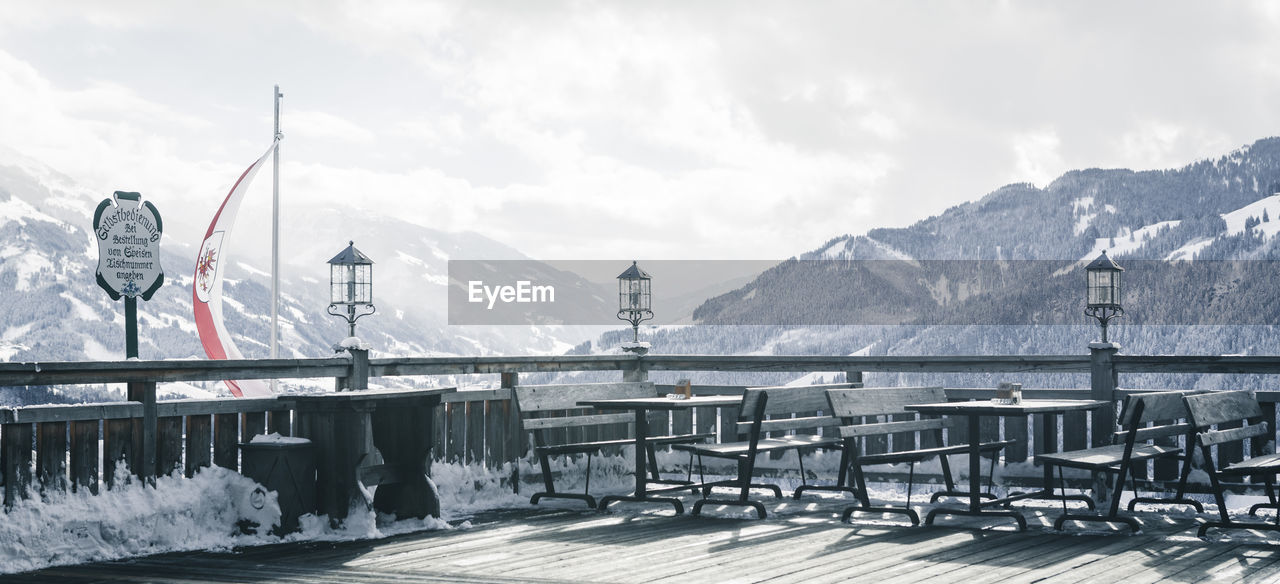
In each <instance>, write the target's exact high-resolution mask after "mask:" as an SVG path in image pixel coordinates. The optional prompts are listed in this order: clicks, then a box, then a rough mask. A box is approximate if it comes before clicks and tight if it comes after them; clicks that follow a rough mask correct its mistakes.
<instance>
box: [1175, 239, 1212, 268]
mask: <svg viewBox="0 0 1280 584" xmlns="http://www.w3.org/2000/svg"><path fill="white" fill-rule="evenodd" d="M1211 243H1213V238H1212V237H1201V238H1198V239H1193V240H1191V242H1190V243H1188V244H1186V245H1184V246H1182V247H1180V248H1178V249H1175V250H1173V251H1171V252H1169V255H1167V256H1165V257H1164V260H1165V261H1166V262H1176V261H1181V260H1187V261H1190V260H1193V259H1195V257H1196V254H1198V253H1200V250H1203V249H1204V248H1206V247H1209V244H1211Z"/></svg>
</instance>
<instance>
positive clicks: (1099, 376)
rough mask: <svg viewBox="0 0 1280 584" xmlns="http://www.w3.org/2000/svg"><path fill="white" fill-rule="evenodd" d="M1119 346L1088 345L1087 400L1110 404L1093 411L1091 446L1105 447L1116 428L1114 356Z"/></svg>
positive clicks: (1116, 378)
mask: <svg viewBox="0 0 1280 584" xmlns="http://www.w3.org/2000/svg"><path fill="white" fill-rule="evenodd" d="M1119 351H1120V345H1117V344H1115V343H1089V377H1090V385H1089V387H1090V390H1089V399H1093V400H1097V401H1105V402H1107V403H1109V404H1111V405H1110V406H1108V407H1105V408H1098V409H1096V410H1093V440H1092V445H1093V446H1095V447H1097V446H1107V445H1109V444H1110V443H1111V433H1112V432H1113V431H1114V430H1115V427H1116V408H1115V401H1116V385H1118V383H1117V382H1118V376H1117V374H1116V366H1115V356H1116V353H1117V352H1119Z"/></svg>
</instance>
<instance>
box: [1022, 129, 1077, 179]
mask: <svg viewBox="0 0 1280 584" xmlns="http://www.w3.org/2000/svg"><path fill="white" fill-rule="evenodd" d="M1011 143H1012V144H1011V145H1012V148H1013V154H1014V158H1015V160H1016V163H1015V167H1014V168H1015V174H1014V176H1013V177H1012V179H1011V180H1010V182H1030V183H1034V184H1037V185H1041V186H1043V185H1046V184H1048V183H1049V181H1051V180H1053V179H1054V177H1057V176H1059V175H1061V174H1062V173H1063V172H1065V171H1066V170H1067V168H1066V166H1065V165H1064V163H1063V161H1062V155H1061V154H1060V153H1059V149H1060V146H1061V145H1062V144H1061V141H1060V140H1059V139H1058V133H1057V132H1056V131H1054V130H1053V129H1051V128H1050V129H1044V130H1037V131H1032V132H1025V133H1022V134H1018V135H1016V136H1014V137H1013V139H1012V140H1011Z"/></svg>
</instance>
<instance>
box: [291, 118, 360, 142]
mask: <svg viewBox="0 0 1280 584" xmlns="http://www.w3.org/2000/svg"><path fill="white" fill-rule="evenodd" d="M288 118H289V126H288V129H289V133H290V135H296V136H297V137H299V138H312V139H320V140H333V141H337V142H351V143H354V144H373V143H374V142H376V141H377V135H376V134H374V133H373V132H372V131H370V130H368V129H367V128H364V127H361V126H360V125H359V124H356V123H354V122H352V121H350V120H346V119H343V118H341V117H339V116H336V115H333V114H330V113H327V112H319V111H289V112H288Z"/></svg>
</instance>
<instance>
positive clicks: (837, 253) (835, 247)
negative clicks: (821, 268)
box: [822, 239, 849, 260]
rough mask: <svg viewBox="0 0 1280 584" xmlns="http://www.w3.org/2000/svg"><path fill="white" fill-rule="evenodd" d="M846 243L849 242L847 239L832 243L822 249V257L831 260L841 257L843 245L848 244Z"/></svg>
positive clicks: (843, 249) (843, 250) (842, 255)
mask: <svg viewBox="0 0 1280 584" xmlns="http://www.w3.org/2000/svg"><path fill="white" fill-rule="evenodd" d="M848 243H849V240H848V239H843V240H840V241H837V242H836V243H834V244H832V245H831V247H828V248H827V249H824V250H822V257H823V259H828V260H833V259H839V258H841V257H844V252H845V247H846V246H847V245H848Z"/></svg>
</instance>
